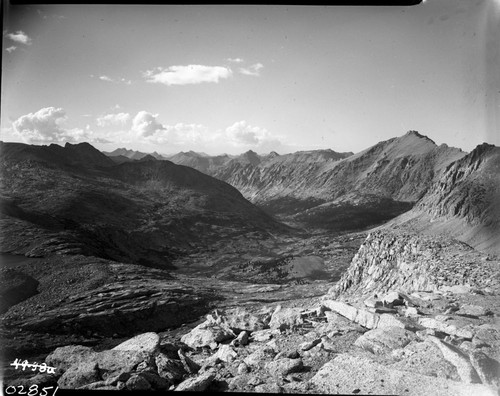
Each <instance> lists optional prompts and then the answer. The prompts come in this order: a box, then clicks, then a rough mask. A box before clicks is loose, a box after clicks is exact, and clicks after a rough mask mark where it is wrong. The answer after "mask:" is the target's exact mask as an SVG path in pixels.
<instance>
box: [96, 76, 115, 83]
mask: <svg viewBox="0 0 500 396" xmlns="http://www.w3.org/2000/svg"><path fill="white" fill-rule="evenodd" d="M99 80H102V81H108V82H112V81H113V80H112V79H111V78H109V77H108V76H99Z"/></svg>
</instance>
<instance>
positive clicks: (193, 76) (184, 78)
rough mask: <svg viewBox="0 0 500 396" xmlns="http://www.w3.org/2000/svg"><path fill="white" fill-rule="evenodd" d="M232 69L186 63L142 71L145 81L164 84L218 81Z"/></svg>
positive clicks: (228, 74) (229, 74) (227, 75)
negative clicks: (184, 64)
mask: <svg viewBox="0 0 500 396" xmlns="http://www.w3.org/2000/svg"><path fill="white" fill-rule="evenodd" d="M232 74H233V72H232V70H231V69H230V68H228V67H224V66H204V65H186V66H170V67H167V68H162V67H158V68H156V69H153V70H148V71H146V72H145V73H143V76H144V77H145V78H146V81H147V82H151V83H160V84H165V85H186V84H200V83H204V82H212V83H218V82H219V80H221V79H226V78H229V77H231V76H232Z"/></svg>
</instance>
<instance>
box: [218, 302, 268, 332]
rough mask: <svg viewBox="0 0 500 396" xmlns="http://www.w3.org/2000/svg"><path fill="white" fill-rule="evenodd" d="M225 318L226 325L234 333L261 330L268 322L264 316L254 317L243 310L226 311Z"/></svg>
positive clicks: (254, 315)
mask: <svg viewBox="0 0 500 396" xmlns="http://www.w3.org/2000/svg"><path fill="white" fill-rule="evenodd" d="M225 316H226V323H227V325H228V326H229V327H230V328H231V329H232V330H233V331H235V332H239V331H250V332H251V331H257V330H263V329H265V328H266V327H267V323H268V322H269V320H266V315H256V314H253V313H251V312H249V311H247V310H245V309H243V308H236V309H232V310H227V311H226V313H225Z"/></svg>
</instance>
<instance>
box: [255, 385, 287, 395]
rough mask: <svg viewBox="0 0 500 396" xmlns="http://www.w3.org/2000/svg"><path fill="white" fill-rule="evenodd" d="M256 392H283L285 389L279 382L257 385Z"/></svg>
mask: <svg viewBox="0 0 500 396" xmlns="http://www.w3.org/2000/svg"><path fill="white" fill-rule="evenodd" d="M253 390H254V392H256V393H267V394H273V393H283V389H282V388H281V387H280V386H279V385H278V384H262V385H257V386H256V387H255V388H254V389H253Z"/></svg>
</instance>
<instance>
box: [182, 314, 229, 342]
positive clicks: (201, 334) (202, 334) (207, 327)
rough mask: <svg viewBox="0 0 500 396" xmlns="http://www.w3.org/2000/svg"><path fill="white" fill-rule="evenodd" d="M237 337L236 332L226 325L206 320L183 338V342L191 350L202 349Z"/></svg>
mask: <svg viewBox="0 0 500 396" xmlns="http://www.w3.org/2000/svg"><path fill="white" fill-rule="evenodd" d="M234 337H236V336H235V334H234V332H233V331H232V330H230V329H229V328H227V327H226V326H224V325H220V324H217V323H214V321H213V320H210V319H209V320H206V321H205V322H203V323H201V324H199V325H198V326H196V327H195V328H194V329H192V330H191V331H190V332H189V333H187V334H185V335H183V336H182V337H181V342H183V343H184V344H186V345H188V346H189V347H191V348H194V349H196V348H201V347H204V346H210V345H211V344H213V343H219V342H222V341H225V340H229V339H231V338H234Z"/></svg>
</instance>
